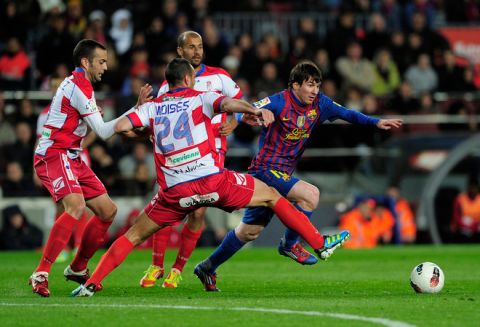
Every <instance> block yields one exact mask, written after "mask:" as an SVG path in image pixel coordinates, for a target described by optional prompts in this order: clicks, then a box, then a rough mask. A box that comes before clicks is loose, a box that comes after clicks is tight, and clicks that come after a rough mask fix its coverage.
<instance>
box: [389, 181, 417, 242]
mask: <svg viewBox="0 0 480 327" xmlns="http://www.w3.org/2000/svg"><path fill="white" fill-rule="evenodd" d="M387 196H389V197H390V198H391V199H392V200H393V201H394V205H395V207H394V209H395V212H396V216H397V220H396V224H397V232H398V234H399V235H398V241H399V242H400V243H402V244H411V243H415V239H416V237H417V225H416V223H415V215H414V214H413V211H412V208H411V207H410V204H409V203H408V201H407V200H406V199H405V198H403V197H402V196H401V194H400V188H399V187H398V186H395V185H391V186H389V187H388V189H387Z"/></svg>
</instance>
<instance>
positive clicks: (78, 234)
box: [71, 213, 88, 248]
mask: <svg viewBox="0 0 480 327" xmlns="http://www.w3.org/2000/svg"><path fill="white" fill-rule="evenodd" d="M87 223H88V215H87V214H86V213H84V214H83V216H82V218H80V219H79V220H78V224H77V227H75V230H74V231H73V235H72V238H73V240H71V244H72V248H78V247H79V246H80V243H81V241H82V236H83V231H84V230H85V227H86V226H87Z"/></svg>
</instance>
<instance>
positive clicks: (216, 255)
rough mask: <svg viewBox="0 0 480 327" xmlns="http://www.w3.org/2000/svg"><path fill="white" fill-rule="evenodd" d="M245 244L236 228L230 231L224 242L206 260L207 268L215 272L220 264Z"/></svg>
mask: <svg viewBox="0 0 480 327" xmlns="http://www.w3.org/2000/svg"><path fill="white" fill-rule="evenodd" d="M244 245H245V243H244V242H242V241H241V240H239V239H238V237H237V235H235V230H231V231H229V232H228V233H227V235H226V236H225V238H224V239H223V241H222V243H221V244H220V245H219V246H218V247H217V248H216V249H215V251H214V252H213V253H212V254H211V255H210V256H209V257H208V258H207V260H205V264H206V266H207V269H208V270H209V271H210V272H211V273H213V272H215V270H217V268H218V266H220V265H221V264H223V263H224V262H225V261H227V260H228V259H230V258H231V257H232V256H233V255H234V254H235V253H237V252H238V251H239V250H240V249H241V248H242V247H243V246H244Z"/></svg>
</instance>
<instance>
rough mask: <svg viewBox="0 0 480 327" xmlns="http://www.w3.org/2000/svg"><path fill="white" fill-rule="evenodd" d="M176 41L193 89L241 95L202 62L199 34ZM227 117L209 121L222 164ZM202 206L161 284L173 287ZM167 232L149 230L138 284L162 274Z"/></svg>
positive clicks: (199, 227) (198, 227) (200, 222)
mask: <svg viewBox="0 0 480 327" xmlns="http://www.w3.org/2000/svg"><path fill="white" fill-rule="evenodd" d="M177 45H178V47H177V53H178V55H179V56H180V57H181V58H185V59H187V60H188V61H189V62H190V64H192V66H193V68H194V70H195V85H194V89H195V90H197V91H215V92H219V93H221V94H223V95H226V96H228V97H231V98H234V99H240V98H241V97H242V92H241V90H240V88H239V87H238V85H237V84H236V83H235V82H234V81H233V80H232V78H231V77H230V75H229V74H228V73H227V72H226V71H225V70H223V69H222V68H218V67H211V66H206V65H204V64H202V60H203V41H202V37H201V36H200V34H198V33H197V32H194V31H186V32H183V33H182V34H180V35H179V37H178V41H177ZM168 90H169V86H168V83H167V82H166V81H164V82H163V84H162V86H161V87H160V90H159V92H158V96H161V95H162V94H164V93H166V92H167V91H168ZM230 117H231V120H230V121H228V122H227V114H226V113H223V114H220V115H216V116H214V117H213V118H212V122H211V126H212V127H213V134H214V136H215V147H216V148H217V151H218V157H219V163H220V165H221V166H222V167H223V163H224V160H225V154H226V152H227V138H226V136H227V135H229V134H231V133H232V132H233V130H234V129H235V127H236V126H237V121H236V120H235V117H234V116H233V115H232V116H230ZM206 209H207V208H205V207H203V208H198V209H197V210H195V211H194V212H192V213H191V214H190V215H189V216H188V218H187V221H186V223H185V224H184V225H183V228H182V231H181V234H180V235H181V241H180V248H179V250H178V254H177V258H176V260H175V263H174V264H173V267H172V270H171V271H170V272H169V273H168V275H167V277H166V278H165V280H164V281H163V283H162V287H167V288H176V287H177V286H178V283H179V281H180V280H181V273H182V271H183V268H184V267H185V264H186V263H187V261H188V259H189V258H190V255H191V254H192V252H193V250H194V249H195V246H196V244H197V241H198V239H199V238H200V236H201V235H202V231H203V228H204V224H205V223H204V221H205V212H206ZM171 232H172V228H171V227H170V226H168V227H165V228H162V229H161V230H159V231H158V232H156V233H155V234H153V256H152V265H150V267H149V268H148V269H147V271H146V272H145V275H144V276H143V277H142V279H141V280H140V286H141V287H152V286H154V285H155V282H156V281H157V279H159V278H162V277H163V274H164V267H163V260H164V258H165V251H166V248H167V243H168V240H169V239H170V234H171Z"/></svg>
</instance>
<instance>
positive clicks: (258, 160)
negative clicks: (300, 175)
mask: <svg viewBox="0 0 480 327" xmlns="http://www.w3.org/2000/svg"><path fill="white" fill-rule="evenodd" d="M254 106H255V107H257V108H265V109H268V110H270V111H272V112H273V114H274V115H275V122H273V123H272V124H271V125H270V126H268V127H267V128H263V130H262V132H261V134H260V140H259V150H258V153H257V155H256V156H255V157H254V158H253V160H252V163H251V164H250V167H248V171H249V172H250V173H254V172H258V171H260V170H268V169H275V170H279V171H283V172H286V173H288V174H292V173H293V171H294V170H295V168H296V166H297V162H298V160H299V159H300V157H301V156H302V154H303V152H304V151H305V147H306V143H307V141H308V138H309V137H310V135H311V132H312V129H313V128H314V127H315V125H317V124H321V123H323V122H325V121H327V120H328V121H334V120H336V119H342V120H345V121H347V122H350V123H352V124H363V125H376V124H377V123H378V121H379V119H377V118H373V117H370V116H367V115H364V114H362V113H360V112H357V111H354V110H349V109H347V108H345V107H343V106H341V105H339V104H338V103H336V102H334V101H333V100H332V99H330V98H329V97H327V96H326V95H324V94H321V93H319V94H318V96H317V97H316V99H315V100H314V101H313V103H312V104H310V105H304V104H302V103H301V102H300V101H299V100H298V98H297V97H296V96H295V94H294V93H293V92H292V91H291V90H283V91H281V92H279V93H276V94H274V95H272V96H269V97H266V98H264V99H262V100H260V101H258V102H255V103H254Z"/></svg>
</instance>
